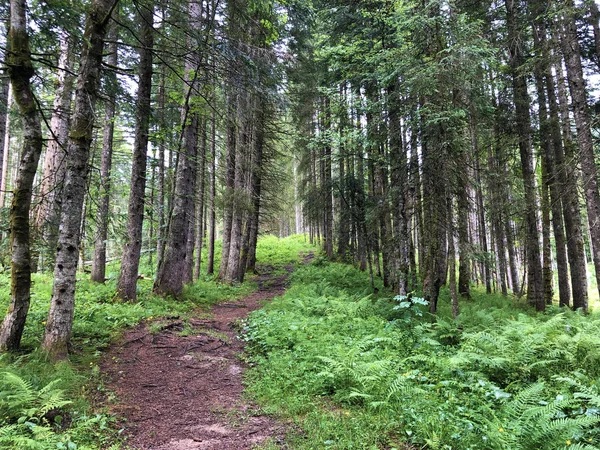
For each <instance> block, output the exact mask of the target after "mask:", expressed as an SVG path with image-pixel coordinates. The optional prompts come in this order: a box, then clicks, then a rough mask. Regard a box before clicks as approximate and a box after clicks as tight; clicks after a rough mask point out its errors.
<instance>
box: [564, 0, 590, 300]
mask: <svg viewBox="0 0 600 450" xmlns="http://www.w3.org/2000/svg"><path fill="white" fill-rule="evenodd" d="M565 4H566V6H568V7H570V8H573V1H572V0H566V1H565ZM561 45H562V49H563V56H564V60H565V66H566V68H567V78H568V80H569V91H570V92H571V98H572V100H573V113H574V116H575V126H576V128H577V141H578V143H579V153H580V161H581V171H582V173H583V180H582V181H583V186H584V193H585V199H586V205H587V213H588V223H589V228H590V235H591V238H592V257H593V261H594V267H595V270H596V280H600V194H599V193H598V170H597V167H596V162H595V160H594V143H593V138H592V132H591V128H590V114H589V111H588V109H587V93H586V87H585V84H586V83H585V78H584V75H583V67H582V64H581V50H580V46H579V41H578V39H577V26H576V24H575V19H574V18H573V16H572V15H571V14H569V13H567V14H565V16H564V35H563V39H562V40H561ZM598 289H599V290H600V283H599V285H598ZM580 301H584V303H575V301H574V302H573V307H574V308H575V309H578V308H581V309H583V310H584V311H587V307H588V305H587V298H585V299H580Z"/></svg>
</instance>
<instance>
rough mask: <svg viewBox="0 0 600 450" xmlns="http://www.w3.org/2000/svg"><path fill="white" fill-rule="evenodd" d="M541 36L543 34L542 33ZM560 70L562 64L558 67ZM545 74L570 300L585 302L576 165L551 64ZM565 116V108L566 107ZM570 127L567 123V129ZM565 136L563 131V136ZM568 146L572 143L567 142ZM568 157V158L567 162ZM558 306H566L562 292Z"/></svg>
mask: <svg viewBox="0 0 600 450" xmlns="http://www.w3.org/2000/svg"><path fill="white" fill-rule="evenodd" d="M540 35H541V36H545V34H543V33H541V34H540ZM560 73H562V68H561V69H560ZM544 78H545V81H546V90H547V93H548V102H549V105H550V110H549V111H550V121H549V124H548V128H549V130H550V136H551V139H552V147H553V150H554V155H553V156H554V160H555V168H556V169H555V174H556V175H557V187H558V192H557V195H558V196H559V197H560V198H561V199H562V206H563V211H562V214H563V217H564V221H565V222H564V223H565V233H566V236H565V237H568V239H566V244H567V257H568V260H569V268H570V271H571V289H572V292H573V303H577V304H586V303H587V297H588V289H587V267H586V262H585V249H584V239H583V232H582V227H581V223H582V222H581V211H580V207H579V194H578V192H577V178H578V177H577V167H576V159H575V156H574V155H573V154H572V153H573V152H572V151H570V152H571V154H570V155H569V156H568V157H567V158H565V151H564V148H565V147H563V139H562V136H561V133H560V125H561V121H560V117H559V104H558V101H557V96H556V91H555V85H554V76H553V75H552V69H551V66H550V64H547V65H546V67H545V68H544ZM567 119H568V110H567ZM568 128H569V127H567V129H568ZM566 138H567V136H566V135H565V139H566ZM568 146H569V147H571V145H568ZM567 161H568V162H567ZM560 301H561V306H569V303H563V302H564V301H565V299H564V298H562V296H561V299H560Z"/></svg>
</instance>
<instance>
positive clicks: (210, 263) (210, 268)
mask: <svg viewBox="0 0 600 450" xmlns="http://www.w3.org/2000/svg"><path fill="white" fill-rule="evenodd" d="M216 138H217V133H216V115H215V112H214V111H213V113H212V118H211V121H210V193H209V196H210V206H209V208H210V210H209V219H208V222H209V226H210V231H209V235H208V256H207V263H206V273H207V274H209V275H212V274H213V273H214V266H215V227H216V214H215V197H216V178H217V142H216Z"/></svg>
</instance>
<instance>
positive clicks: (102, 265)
mask: <svg viewBox="0 0 600 450" xmlns="http://www.w3.org/2000/svg"><path fill="white" fill-rule="evenodd" d="M108 40H109V41H110V42H109V44H108V46H107V50H108V64H110V65H111V66H112V67H116V66H117V64H118V48H117V25H116V23H115V22H111V25H110V28H109V31H108ZM106 81H107V90H108V94H109V95H108V99H107V100H106V104H105V105H104V131H103V135H102V159H101V162H100V200H99V202H98V210H97V211H96V223H97V225H98V229H97V230H96V242H95V243H94V259H93V261H92V274H91V280H92V281H95V282H96V283H104V280H105V278H106V242H107V240H108V221H109V210H110V191H111V179H110V175H111V168H112V156H113V136H114V131H115V110H116V89H117V75H116V73H115V72H113V71H111V72H108V73H107V76H106Z"/></svg>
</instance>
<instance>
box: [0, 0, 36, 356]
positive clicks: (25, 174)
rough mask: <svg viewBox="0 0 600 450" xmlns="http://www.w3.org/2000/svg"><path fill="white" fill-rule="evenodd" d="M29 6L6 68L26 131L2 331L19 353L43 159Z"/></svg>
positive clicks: (13, 12)
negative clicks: (35, 192) (31, 229)
mask: <svg viewBox="0 0 600 450" xmlns="http://www.w3.org/2000/svg"><path fill="white" fill-rule="evenodd" d="M26 7H27V6H26V3H25V0H11V2H10V28H9V42H10V44H9V45H10V48H9V52H8V55H7V65H8V67H9V69H8V71H9V76H10V81H11V85H12V89H13V95H14V98H15V101H16V103H17V105H18V107H19V112H20V115H21V123H22V126H23V147H22V150H21V158H20V161H19V169H18V174H17V178H16V180H15V189H14V193H13V198H12V203H11V207H10V215H9V222H10V246H11V271H10V280H11V281H10V305H9V308H8V312H7V314H6V316H5V317H4V321H3V322H2V326H1V327H0V350H17V349H18V348H19V345H20V343H21V337H22V335H23V329H24V328H25V320H26V319H27V313H28V311H29V303H30V298H31V253H30V242H29V213H30V208H31V196H32V190H33V179H34V177H35V172H36V170H37V166H38V162H39V159H40V154H41V153H42V144H43V141H42V126H41V119H40V112H39V109H38V106H37V103H36V101H35V98H34V93H33V91H32V89H31V83H30V79H31V78H32V77H33V75H34V74H35V71H34V68H33V65H32V63H31V54H30V49H29V34H28V32H27V18H26V12H25V11H26Z"/></svg>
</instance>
